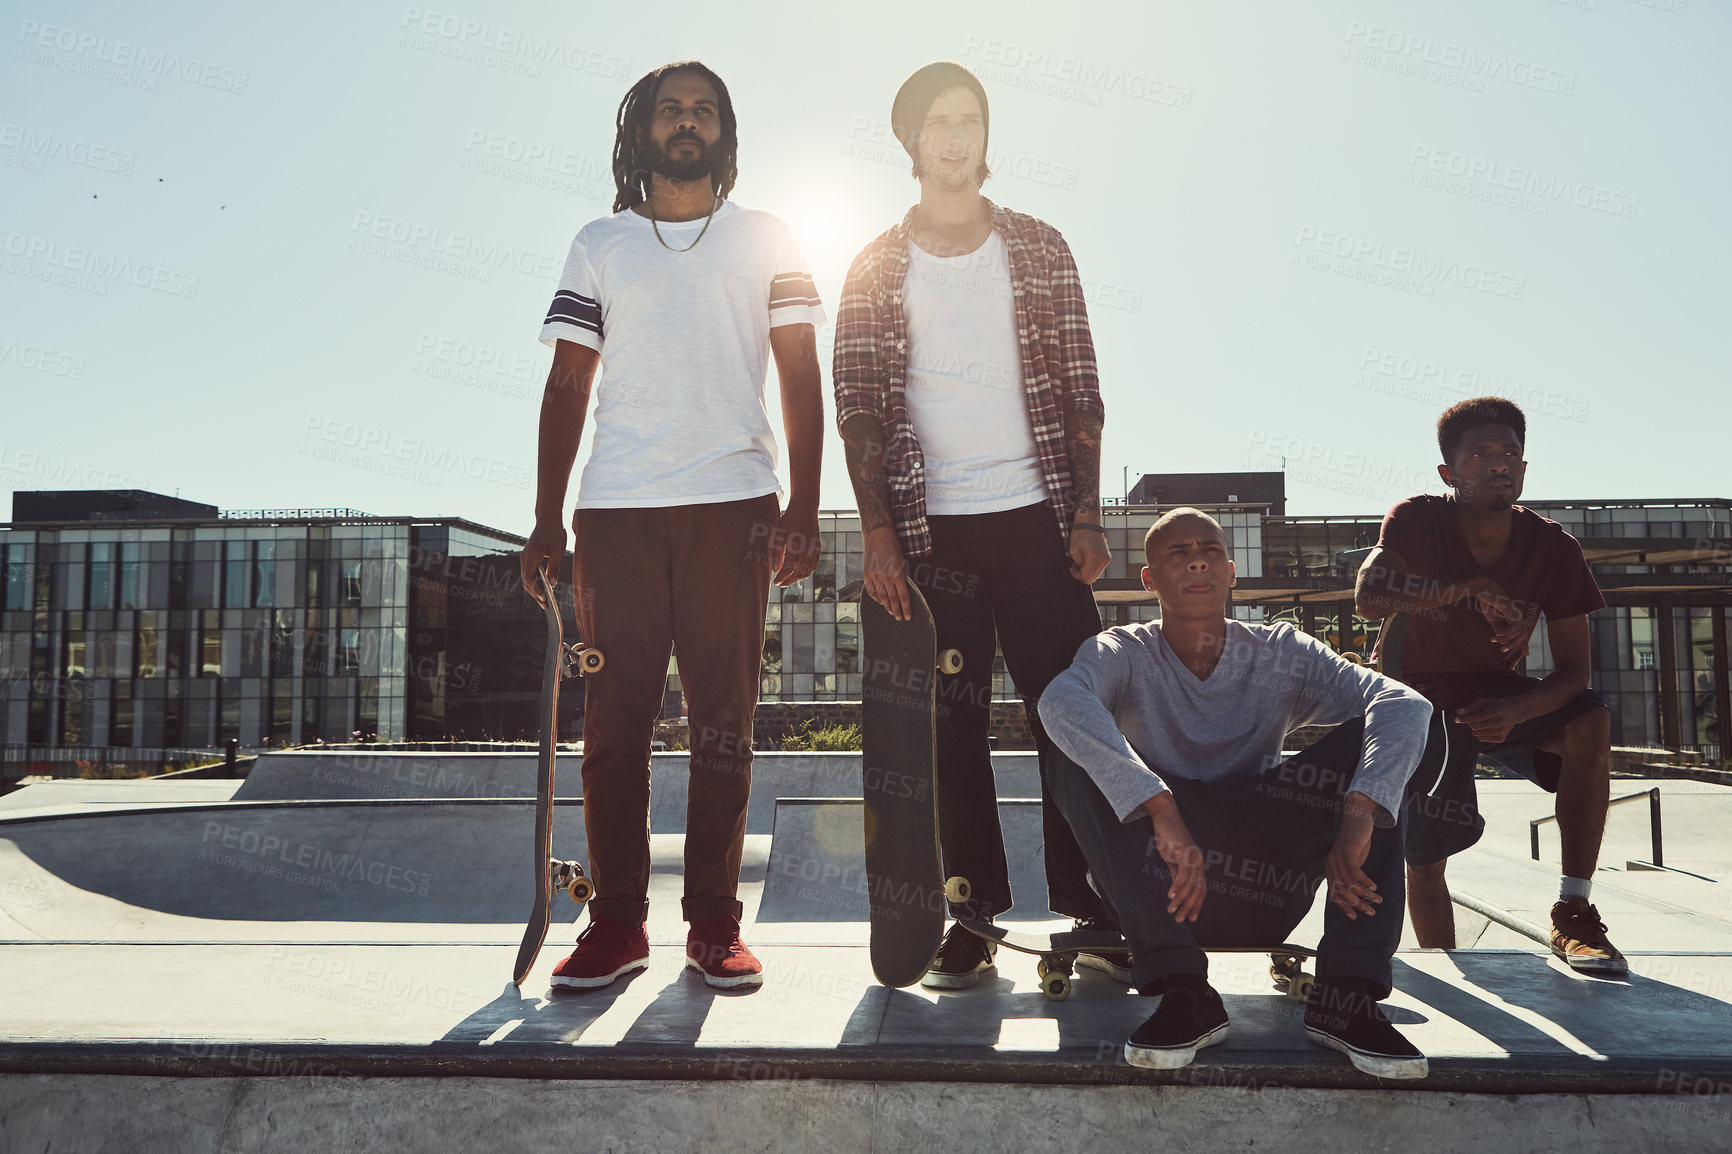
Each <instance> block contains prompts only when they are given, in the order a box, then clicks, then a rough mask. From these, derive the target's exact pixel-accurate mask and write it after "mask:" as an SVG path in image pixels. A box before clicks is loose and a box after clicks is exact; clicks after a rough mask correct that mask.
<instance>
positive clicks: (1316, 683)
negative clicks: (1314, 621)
mask: <svg viewBox="0 0 1732 1154" xmlns="http://www.w3.org/2000/svg"><path fill="white" fill-rule="evenodd" d="M1039 708H1040V720H1041V723H1042V724H1043V725H1044V726H1045V727H1046V731H1047V733H1048V734H1049V735H1051V737H1052V739H1053V741H1054V742H1055V743H1057V745H1058V747H1059V748H1060V749H1062V750H1064V751H1065V753H1067V754H1069V755H1070V758H1071V760H1073V761H1075V762H1076V763H1077V764H1078V765H1080V766H1081V767H1082V768H1083V769H1084V770H1086V771H1087V772H1088V774H1089V776H1090V777H1091V778H1093V779H1094V782H1095V784H1096V785H1097V786H1099V787H1100V790H1101V792H1102V793H1103V794H1105V795H1106V799H1107V802H1108V803H1109V804H1110V805H1111V806H1112V807H1113V811H1114V812H1115V813H1117V814H1118V815H1119V819H1120V820H1121V821H1131V820H1133V819H1135V818H1136V817H1138V816H1139V815H1140V814H1141V812H1142V809H1141V807H1142V804H1143V803H1144V802H1145V801H1147V800H1149V799H1150V798H1151V797H1154V796H1155V795H1156V794H1158V793H1160V792H1161V791H1163V790H1165V789H1166V788H1167V786H1166V783H1165V782H1164V781H1162V780H1161V775H1162V774H1163V773H1165V774H1170V775H1171V776H1174V777H1180V778H1188V779H1191V780H1194V781H1205V782H1217V783H1222V784H1231V783H1233V782H1236V781H1239V780H1243V779H1245V778H1248V777H1250V776H1251V775H1253V774H1255V773H1257V772H1258V771H1259V770H1260V769H1263V768H1265V767H1268V766H1273V765H1275V764H1277V763H1278V762H1279V761H1280V758H1281V743H1282V741H1283V739H1284V738H1286V736H1287V734H1288V733H1289V732H1290V731H1291V730H1293V729H1296V728H1298V727H1299V726H1302V725H1338V724H1340V723H1341V722H1344V721H1347V720H1350V719H1352V718H1359V717H1363V718H1364V719H1365V744H1364V749H1363V752H1362V753H1361V755H1360V761H1359V768H1358V770H1357V772H1356V773H1355V774H1354V776H1353V781H1352V784H1351V785H1350V786H1349V787H1348V788H1349V789H1354V790H1358V791H1359V792H1360V793H1363V794H1365V795H1366V796H1367V797H1369V798H1370V799H1371V800H1372V801H1374V802H1376V803H1377V804H1378V805H1380V806H1382V807H1383V808H1384V810H1386V811H1387V812H1388V813H1390V814H1395V813H1398V812H1400V807H1401V796H1402V791H1403V789H1405V788H1406V785H1407V779H1408V778H1409V777H1411V776H1412V775H1413V771H1414V768H1415V767H1416V766H1418V764H1419V759H1420V755H1421V754H1422V753H1423V752H1424V750H1425V738H1426V732H1427V730H1428V728H1429V727H1430V724H1431V704H1430V703H1429V702H1428V701H1426V699H1425V698H1424V697H1422V696H1420V695H1419V694H1418V693H1417V692H1415V691H1414V690H1412V689H1409V688H1407V687H1406V686H1405V685H1402V684H1401V683H1399V682H1396V681H1392V680H1390V679H1389V678H1387V677H1384V676H1382V675H1381V674H1379V673H1376V672H1374V671H1373V670H1370V669H1367V668H1365V667H1363V666H1358V665H1354V664H1353V663H1351V662H1349V661H1346V660H1344V659H1342V658H1341V657H1339V656H1338V655H1337V654H1335V653H1334V651H1332V650H1331V649H1330V648H1329V647H1328V646H1326V645H1324V644H1323V643H1322V642H1320V641H1318V640H1317V639H1315V638H1313V637H1311V636H1309V635H1307V634H1305V633H1301V632H1299V631H1298V630H1296V629H1294V628H1293V627H1292V626H1291V625H1287V624H1285V623H1283V624H1279V625H1273V626H1270V625H1246V624H1244V623H1243V622H1239V621H1229V622H1227V638H1226V644H1225V647H1224V648H1223V650H1222V653H1221V660H1220V663H1219V664H1218V665H1216V666H1215V669H1214V672H1213V673H1211V674H1210V675H1209V677H1208V678H1207V679H1206V680H1198V678H1197V676H1196V674H1194V673H1192V672H1191V671H1190V670H1189V669H1187V668H1185V665H1184V663H1183V662H1182V661H1180V660H1179V657H1178V655H1177V654H1176V653H1174V652H1173V650H1172V647H1171V646H1169V645H1168V644H1167V642H1166V639H1165V638H1164V637H1163V636H1162V635H1161V628H1160V625H1159V624H1146V625H1121V626H1118V627H1116V628H1113V629H1109V630H1107V631H1106V632H1104V633H1101V634H1098V635H1096V636H1095V637H1092V638H1090V639H1089V640H1088V641H1085V642H1083V644H1082V646H1081V648H1079V649H1078V650H1077V655H1076V660H1075V661H1074V662H1073V663H1072V664H1071V667H1070V668H1069V669H1067V670H1065V671H1064V672H1063V673H1061V674H1059V675H1058V676H1057V677H1056V678H1054V679H1053V680H1052V682H1051V683H1050V684H1049V685H1048V686H1047V688H1046V692H1045V693H1044V694H1042V695H1041V699H1040V707H1039Z"/></svg>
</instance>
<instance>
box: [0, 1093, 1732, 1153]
mask: <svg viewBox="0 0 1732 1154" xmlns="http://www.w3.org/2000/svg"><path fill="white" fill-rule="evenodd" d="M560 1088H561V1084H560V1083H557V1082H550V1081H544V1080H524V1081H521V1082H516V1083H500V1082H499V1081H496V1080H492V1079H487V1078H473V1077H452V1078H444V1079H441V1080H439V1081H437V1082H429V1081H427V1080H425V1079H417V1078H346V1077H341V1076H337V1077H321V1076H317V1075H311V1076H307V1075H302V1076H288V1077H251V1078H232V1077H219V1078H210V1079H205V1080H202V1081H194V1082H189V1081H184V1080H175V1079H170V1078H163V1077H131V1078H117V1077H103V1076H73V1077H56V1076H46V1075H37V1076H14V1077H0V1144H3V1145H4V1146H5V1147H6V1148H7V1149H13V1150H23V1149H33V1150H35V1149H50V1148H53V1149H61V1148H65V1149H74V1150H95V1149H124V1150H128V1151H138V1152H140V1154H153V1152H155V1151H174V1152H175V1154H183V1152H184V1154H205V1152H207V1151H209V1152H212V1154H214V1152H216V1151H228V1150H236V1149H248V1148H256V1147H257V1145H258V1143H259V1142H260V1140H261V1139H263V1138H264V1136H266V1135H269V1139H268V1141H269V1145H270V1146H271V1148H273V1149H297V1148H304V1149H313V1150H340V1149H369V1150H390V1151H414V1152H416V1154H428V1152H438V1151H447V1150H450V1151H462V1152H464V1154H467V1152H468V1151H471V1150H476V1149H483V1150H488V1149H565V1148H573V1143H574V1142H575V1143H576V1146H575V1148H579V1149H583V1150H594V1151H607V1152H623V1151H647V1150H669V1149H723V1150H766V1149H787V1150H825V1151H838V1152H842V1154H851V1152H854V1151H877V1150H916V1149H938V1150H947V1151H957V1152H958V1154H969V1152H973V1151H993V1152H997V1151H1002V1150H1034V1151H1044V1150H1066V1151H1071V1150H1077V1149H1082V1148H1085V1147H1086V1148H1090V1149H1098V1150H1128V1149H1145V1148H1149V1147H1151V1146H1158V1147H1160V1148H1171V1149H1203V1148H1207V1149H1229V1148H1230V1149H1246V1148H1252V1147H1256V1148H1263V1147H1264V1146H1268V1147H1269V1148H1272V1149H1278V1150H1281V1151H1283V1152H1290V1154H1308V1152H1310V1151H1330V1152H1331V1154H1334V1152H1338V1151H1341V1150H1398V1151H1401V1152H1402V1154H1460V1151H1461V1150H1462V1149H1463V1148H1464V1147H1465V1146H1469V1145H1471V1146H1473V1147H1476V1148H1478V1149H1481V1150H1484V1151H1487V1152H1488V1154H1490V1152H1501V1151H1524V1152H1526V1151H1548V1152H1549V1151H1559V1152H1568V1154H1584V1152H1587V1151H1596V1150H1609V1151H1619V1152H1620V1154H1623V1152H1632V1151H1645V1150H1712V1149H1723V1148H1724V1141H1725V1134H1726V1124H1727V1118H1728V1113H1727V1111H1726V1110H1725V1109H1724V1107H1723V1106H1720V1105H1719V1104H1718V1103H1715V1102H1712V1101H1704V1100H1701V1099H1697V1098H1693V1097H1689V1096H1685V1095H1675V1094H1667V1095H1642V1096H1634V1095H1630V1096H1619V1097H1612V1096H1604V1095H1597V1094H1573V1093H1545V1094H1538V1095H1532V1096H1522V1097H1517V1096H1509V1095H1499V1094H1458V1093H1444V1094H1428V1093H1419V1092H1412V1091H1404V1090H1370V1091H1361V1092H1347V1093H1344V1092H1339V1091H1328V1090H1305V1089H1298V1088H1291V1087H1279V1086H1269V1085H1263V1086H1258V1087H1251V1088H1246V1087H1234V1086H1211V1085H1207V1084H1204V1085H1197V1086H1142V1085H1138V1086H1071V1085H1067V1086H1051V1085H1048V1086H1030V1085H1026V1084H1007V1083H998V1084H991V1083H973V1084H966V1085H959V1084H954V1083H931V1084H922V1083H918V1082H909V1081H898V1082H858V1081H849V1080H843V1081H827V1080H818V1079H807V1078H776V1077H766V1078H762V1079H753V1078H751V1077H749V1076H746V1077H741V1078H738V1079H729V1080H725V1081H703V1082H692V1081H674V1082H669V1081H645V1080H635V1079H626V1080H620V1081H615V1082H611V1083H593V1084H590V1085H587V1086H585V1087H584V1090H583V1092H582V1093H580V1094H574V1093H560V1092H558V1091H559V1089H560Z"/></svg>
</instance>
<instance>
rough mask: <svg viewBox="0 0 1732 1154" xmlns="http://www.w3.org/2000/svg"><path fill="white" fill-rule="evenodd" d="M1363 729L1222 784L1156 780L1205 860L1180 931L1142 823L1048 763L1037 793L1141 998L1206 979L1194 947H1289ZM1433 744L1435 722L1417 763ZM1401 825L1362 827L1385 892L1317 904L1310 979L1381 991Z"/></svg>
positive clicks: (1067, 766) (1395, 905)
mask: <svg viewBox="0 0 1732 1154" xmlns="http://www.w3.org/2000/svg"><path fill="white" fill-rule="evenodd" d="M1363 732H1364V723H1363V722H1358V721H1353V722H1348V723H1346V724H1344V725H1339V726H1337V727H1336V728H1335V730H1334V731H1333V732H1332V733H1330V734H1329V736H1327V737H1325V738H1324V739H1323V740H1322V741H1320V742H1318V743H1317V744H1316V745H1313V746H1312V747H1311V748H1310V749H1308V750H1305V751H1304V752H1302V753H1298V754H1295V755H1294V756H1293V757H1290V758H1288V759H1287V760H1286V761H1283V762H1281V763H1280V764H1279V765H1276V766H1274V767H1272V768H1270V769H1267V770H1264V771H1263V772H1262V773H1260V774H1258V775H1256V776H1254V777H1252V778H1250V779H1249V780H1246V781H1243V782H1239V783H1237V784H1235V785H1233V786H1229V787H1225V788H1222V787H1213V786H1210V785H1206V784H1204V783H1202V782H1196V781H1190V780H1187V779H1184V778H1179V777H1171V776H1168V775H1166V774H1164V773H1163V774H1162V780H1164V781H1165V782H1166V783H1167V785H1168V787H1169V788H1171V789H1172V791H1173V800H1174V801H1175V802H1177V803H1178V806H1179V814H1180V816H1182V817H1183V818H1184V819H1185V825H1186V827H1187V828H1188V829H1189V830H1190V831H1191V837H1192V838H1193V839H1194V840H1195V841H1196V843H1197V846H1198V848H1200V849H1201V850H1202V851H1203V855H1204V873H1205V876H1206V878H1207V893H1206V896H1205V897H1204V899H1203V908H1202V911H1201V913H1200V914H1199V916H1198V918H1197V920H1196V921H1195V922H1193V923H1187V924H1183V925H1181V924H1180V923H1179V922H1177V921H1176V920H1174V918H1173V915H1172V914H1169V913H1168V912H1167V900H1168V899H1167V890H1168V888H1169V887H1170V886H1171V885H1172V875H1171V874H1170V873H1169V871H1168V869H1167V864H1166V862H1164V861H1163V860H1162V859H1161V855H1160V854H1159V853H1158V852H1157V851H1156V849H1155V838H1154V827H1153V826H1152V825H1150V823H1149V820H1148V818H1147V817H1143V816H1138V817H1136V818H1133V819H1132V820H1131V821H1129V822H1121V821H1120V820H1119V818H1118V815H1117V814H1115V813H1114V812H1113V810H1112V807H1111V806H1109V805H1108V804H1107V800H1106V798H1105V797H1103V796H1102V795H1101V792H1100V790H1099V789H1097V788H1096V787H1095V783H1094V782H1093V780H1091V779H1090V778H1089V776H1088V774H1087V773H1086V772H1085V771H1084V770H1083V769H1082V768H1081V767H1079V766H1078V765H1077V764H1076V763H1075V762H1073V761H1071V760H1070V759H1069V758H1066V757H1064V756H1063V754H1059V755H1058V756H1056V757H1055V758H1054V759H1053V763H1052V766H1051V769H1050V771H1049V772H1050V777H1049V781H1048V784H1049V787H1050V788H1051V790H1052V794H1053V797H1054V799H1055V800H1056V801H1057V802H1058V805H1059V808H1060V809H1061V810H1063V811H1064V814H1065V816H1066V817H1067V818H1069V819H1070V823H1071V825H1072V827H1073V828H1074V829H1075V830H1076V834H1077V838H1078V840H1079V841H1080V842H1081V843H1082V847H1083V850H1084V852H1085V853H1086V854H1087V855H1088V861H1089V867H1090V871H1091V875H1092V877H1093V880H1094V883H1095V884H1096V885H1097V886H1098V887H1099V888H1100V889H1101V891H1102V893H1103V894H1104V895H1105V897H1106V899H1107V902H1108V905H1109V906H1110V907H1111V910H1112V911H1113V913H1114V914H1115V915H1116V918H1117V921H1118V923H1119V926H1120V927H1121V928H1122V929H1123V930H1124V933H1125V938H1126V940H1127V941H1128V942H1129V944H1130V947H1131V957H1132V966H1131V970H1132V981H1133V982H1135V984H1136V986H1137V989H1138V991H1139V992H1141V993H1143V994H1157V993H1160V992H1161V990H1162V989H1163V988H1164V986H1165V982H1164V981H1163V979H1165V978H1167V977H1169V976H1171V975H1173V974H1197V975H1201V976H1204V977H1207V976H1208V972H1209V961H1208V958H1207V956H1205V954H1204V953H1203V949H1204V948H1205V947H1211V946H1213V947H1222V946H1273V945H1277V944H1279V943H1281V942H1283V941H1285V940H1286V939H1287V936H1288V935H1289V934H1291V933H1292V932H1293V928H1294V927H1295V926H1297V925H1298V924H1299V922H1300V920H1301V919H1303V918H1304V916H1305V915H1306V913H1308V912H1309V911H1310V909H1311V904H1312V901H1313V900H1314V898H1315V897H1316V895H1317V890H1318V888H1319V887H1321V886H1322V885H1323V883H1324V880H1325V872H1324V864H1325V859H1326V858H1327V857H1328V854H1329V849H1330V846H1331V845H1332V844H1333V843H1334V840H1335V834H1336V831H1337V830H1338V829H1339V827H1340V824H1341V803H1342V801H1343V799H1344V798H1345V797H1346V795H1347V787H1348V783H1349V782H1350V781H1351V780H1352V778H1353V773H1354V771H1355V770H1356V769H1357V768H1358V765H1359V754H1360V744H1361V738H1362V735H1363ZM1440 745H1441V742H1440V741H1439V740H1438V733H1437V727H1436V726H1435V725H1434V726H1433V730H1432V742H1431V744H1430V745H1429V746H1428V747H1427V758H1428V760H1432V759H1434V758H1435V757H1436V756H1438V753H1436V752H1434V750H1436V749H1437V747H1439V746H1440ZM1156 768H1157V769H1158V768H1159V767H1156ZM1421 769H1422V771H1423V769H1424V766H1423V764H1422V767H1421ZM1432 772H1433V773H1435V772H1436V770H1435V765H1434V766H1433V769H1432ZM1401 826H1402V823H1401V820H1400V817H1399V815H1398V816H1397V817H1396V818H1395V820H1394V821H1393V823H1392V824H1390V825H1387V826H1378V827H1376V828H1374V830H1373V832H1372V835H1371V852H1370V853H1369V854H1368V855H1367V857H1366V859H1365V865H1364V866H1363V867H1362V868H1363V869H1364V871H1365V873H1366V875H1367V876H1368V877H1370V878H1371V880H1372V882H1374V883H1375V884H1376V886H1377V892H1378V893H1379V894H1381V895H1382V896H1383V903H1382V904H1381V905H1379V906H1377V913H1376V915H1375V916H1372V917H1367V916H1365V915H1364V914H1361V915H1359V917H1358V918H1357V919H1351V918H1349V917H1348V916H1347V915H1346V913H1345V912H1343V911H1342V909H1341V908H1340V907H1339V906H1337V905H1336V904H1335V903H1333V902H1331V903H1329V907H1328V909H1327V911H1326V912H1325V913H1324V917H1323V941H1322V944H1321V945H1320V946H1319V948H1318V964H1317V974H1318V977H1320V978H1321V977H1356V978H1365V979H1368V980H1369V981H1370V982H1371V983H1372V984H1373V985H1374V986H1376V987H1377V989H1378V994H1377V996H1378V997H1379V998H1386V997H1388V996H1389V990H1390V979H1391V967H1390V958H1391V957H1392V956H1394V954H1395V950H1396V947H1397V946H1398V945H1399V944H1400V943H1401V927H1402V924H1403V921H1404V918H1405V913H1406V909H1405V907H1406V901H1407V886H1406V881H1407V879H1406V870H1405V865H1404V862H1403V860H1402V828H1401Z"/></svg>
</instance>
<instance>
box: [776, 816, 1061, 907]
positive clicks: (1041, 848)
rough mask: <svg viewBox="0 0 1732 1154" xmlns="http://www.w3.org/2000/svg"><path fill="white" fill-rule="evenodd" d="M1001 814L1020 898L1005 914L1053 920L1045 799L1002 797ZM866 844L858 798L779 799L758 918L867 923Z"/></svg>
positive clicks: (1015, 892)
mask: <svg viewBox="0 0 1732 1154" xmlns="http://www.w3.org/2000/svg"><path fill="white" fill-rule="evenodd" d="M998 820H999V824H1000V826H1001V827H1002V828H1003V830H1004V846H1005V856H1006V857H1007V858H1008V859H1009V863H1010V890H1011V897H1012V900H1013V901H1015V903H1016V905H1015V907H1014V908H1013V909H1012V910H1011V911H1010V912H1009V913H1007V914H1004V915H1001V917H1002V918H1003V919H1009V920H1027V921H1046V920H1050V919H1051V918H1052V917H1053V915H1052V913H1051V912H1050V911H1049V910H1048V909H1047V908H1046V868H1045V865H1044V864H1043V857H1044V852H1045V846H1046V841H1045V838H1044V836H1043V835H1042V832H1041V824H1040V802H1039V801H1001V802H999V803H998ZM865 846H866V842H865V809H864V807H863V805H862V803H861V802H860V800H859V799H858V798H848V799H827V798H783V799H781V800H780V801H778V802H777V803H776V812H775V829H774V834H773V837H772V838H771V841H770V863H769V869H768V872H767V873H766V874H765V877H764V896H763V899H762V901H761V903H760V904H759V906H758V921H759V922H760V923H763V922H863V921H866V920H867V916H868V908H867V893H868V890H867V884H866V849H865Z"/></svg>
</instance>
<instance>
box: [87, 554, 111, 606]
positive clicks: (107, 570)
mask: <svg viewBox="0 0 1732 1154" xmlns="http://www.w3.org/2000/svg"><path fill="white" fill-rule="evenodd" d="M89 606H90V608H92V609H112V608H114V546H113V545H112V544H111V543H109V542H107V541H97V542H94V543H93V544H92V545H91V546H90V601H89Z"/></svg>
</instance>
